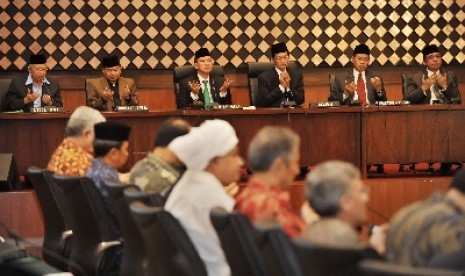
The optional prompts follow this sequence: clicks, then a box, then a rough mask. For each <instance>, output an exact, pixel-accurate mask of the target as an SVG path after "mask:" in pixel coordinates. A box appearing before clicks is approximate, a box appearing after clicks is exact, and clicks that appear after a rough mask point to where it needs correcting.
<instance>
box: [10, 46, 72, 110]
mask: <svg viewBox="0 0 465 276" xmlns="http://www.w3.org/2000/svg"><path fill="white" fill-rule="evenodd" d="M46 63H47V60H46V58H45V55H31V56H30V57H29V66H28V67H27V70H28V71H29V75H27V76H21V77H17V78H15V79H13V80H12V81H11V84H10V86H9V88H8V91H7V93H6V105H7V109H8V110H11V111H13V110H23V111H24V112H29V111H30V108H31V107H44V106H56V107H61V106H63V103H62V100H61V94H60V86H59V85H58V83H57V82H56V81H55V80H53V79H51V78H47V71H48V67H47V65H46Z"/></svg>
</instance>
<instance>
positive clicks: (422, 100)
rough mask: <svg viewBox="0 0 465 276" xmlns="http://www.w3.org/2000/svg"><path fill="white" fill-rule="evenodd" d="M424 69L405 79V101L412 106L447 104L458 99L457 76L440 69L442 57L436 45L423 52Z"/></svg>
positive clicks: (427, 47)
mask: <svg viewBox="0 0 465 276" xmlns="http://www.w3.org/2000/svg"><path fill="white" fill-rule="evenodd" d="M422 52H423V64H424V65H425V68H424V69H423V70H421V71H419V72H417V73H415V74H414V75H412V76H410V77H407V96H406V97H407V100H408V101H410V102H411V103H412V104H449V103H450V102H451V100H452V99H454V98H459V97H460V92H459V89H458V86H457V76H456V75H455V73H454V72H452V71H446V70H445V69H444V68H443V67H442V55H441V53H440V52H439V48H438V46H436V45H434V44H433V45H427V46H426V47H425V48H424V49H423V50H422Z"/></svg>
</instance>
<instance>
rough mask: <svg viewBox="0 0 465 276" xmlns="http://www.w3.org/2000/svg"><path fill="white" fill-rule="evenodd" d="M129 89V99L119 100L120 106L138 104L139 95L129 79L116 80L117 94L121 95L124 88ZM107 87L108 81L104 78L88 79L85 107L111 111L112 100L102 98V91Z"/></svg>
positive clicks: (132, 81)
mask: <svg viewBox="0 0 465 276" xmlns="http://www.w3.org/2000/svg"><path fill="white" fill-rule="evenodd" d="M126 85H128V87H129V91H130V92H129V98H128V99H121V106H130V105H138V104H139V95H138V94H137V92H136V84H135V83H134V80H133V79H131V78H123V77H120V78H119V79H118V92H119V94H120V95H123V91H124V88H125V87H126ZM105 87H108V80H107V79H106V78H105V77H100V78H95V79H89V80H88V83H87V87H86V93H87V106H90V107H93V108H95V109H98V110H103V111H113V100H109V101H107V100H105V99H104V98H102V94H103V90H104V89H105Z"/></svg>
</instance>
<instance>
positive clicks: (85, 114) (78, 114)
mask: <svg viewBox="0 0 465 276" xmlns="http://www.w3.org/2000/svg"><path fill="white" fill-rule="evenodd" d="M105 121H106V119H105V117H103V115H102V114H101V113H100V112H99V111H98V110H96V109H93V108H91V107H88V106H80V107H78V108H76V110H74V112H73V114H71V117H69V120H68V123H66V128H65V134H66V136H68V137H69V136H71V137H73V136H79V135H81V134H82V133H83V132H84V131H87V130H90V131H91V132H94V125H95V124H97V123H100V122H105Z"/></svg>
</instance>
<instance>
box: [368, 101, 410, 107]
mask: <svg viewBox="0 0 465 276" xmlns="http://www.w3.org/2000/svg"><path fill="white" fill-rule="evenodd" d="M409 104H410V101H377V102H376V103H375V105H379V106H397V105H409Z"/></svg>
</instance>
